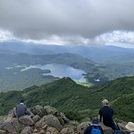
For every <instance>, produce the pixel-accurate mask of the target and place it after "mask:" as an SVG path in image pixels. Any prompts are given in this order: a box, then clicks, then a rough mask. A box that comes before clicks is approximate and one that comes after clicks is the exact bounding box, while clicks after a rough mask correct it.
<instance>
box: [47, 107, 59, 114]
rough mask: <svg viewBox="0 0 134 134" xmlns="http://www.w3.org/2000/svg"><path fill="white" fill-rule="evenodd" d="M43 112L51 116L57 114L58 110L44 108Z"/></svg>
mask: <svg viewBox="0 0 134 134" xmlns="http://www.w3.org/2000/svg"><path fill="white" fill-rule="evenodd" d="M44 110H45V113H46V114H52V115H55V113H57V112H58V110H57V109H56V108H54V107H51V106H45V107H44Z"/></svg>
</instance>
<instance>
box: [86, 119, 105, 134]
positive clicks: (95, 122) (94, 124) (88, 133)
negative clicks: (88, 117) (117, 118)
mask: <svg viewBox="0 0 134 134" xmlns="http://www.w3.org/2000/svg"><path fill="white" fill-rule="evenodd" d="M98 123H99V119H98V118H97V117H94V118H93V119H92V124H91V125H89V126H88V127H87V128H86V129H85V131H84V134H91V133H92V129H93V128H95V129H99V130H100V134H103V129H102V127H101V126H99V125H98Z"/></svg>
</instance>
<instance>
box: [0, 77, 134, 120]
mask: <svg viewBox="0 0 134 134" xmlns="http://www.w3.org/2000/svg"><path fill="white" fill-rule="evenodd" d="M20 98H24V99H25V103H26V105H27V106H28V107H32V106H35V105H43V106H45V105H51V106H54V107H56V108H57V109H59V110H62V111H64V112H66V113H70V112H71V113H76V112H77V115H83V116H84V117H82V118H85V117H86V116H90V117H92V116H97V115H98V110H99V108H100V107H101V100H102V99H104V98H107V99H108V100H109V101H110V105H111V106H112V107H113V108H114V110H115V116H114V118H118V119H122V120H125V121H134V116H133V113H134V107H133V106H132V105H133V102H134V77H124V78H119V79H116V80H113V81H111V82H109V83H106V84H104V85H102V86H98V87H92V88H87V87H83V86H81V85H78V84H76V83H75V82H74V81H73V80H71V79H70V78H62V79H60V80H57V81H54V82H52V83H49V84H45V85H42V86H32V87H30V88H27V89H24V90H23V91H9V92H7V93H0V109H1V110H0V114H1V115H2V114H7V112H8V111H9V110H10V109H12V108H13V107H14V106H16V104H17V103H18V102H19V100H20ZM9 100H10V101H9ZM79 117H81V116H79Z"/></svg>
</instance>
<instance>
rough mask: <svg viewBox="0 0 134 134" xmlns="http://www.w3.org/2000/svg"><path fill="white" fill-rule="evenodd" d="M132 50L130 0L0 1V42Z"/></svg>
mask: <svg viewBox="0 0 134 134" xmlns="http://www.w3.org/2000/svg"><path fill="white" fill-rule="evenodd" d="M9 39H10V40H11V39H17V40H23V41H32V42H36V43H44V44H59V45H60V44H76V45H77V44H86V45H95V44H98V45H101V44H116V45H118V44H120V45H121V44H122V45H125V47H130V46H134V0H0V41H6V40H9Z"/></svg>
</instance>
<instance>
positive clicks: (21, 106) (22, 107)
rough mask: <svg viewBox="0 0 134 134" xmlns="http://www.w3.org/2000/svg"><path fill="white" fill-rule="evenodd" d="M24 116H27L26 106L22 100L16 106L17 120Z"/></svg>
mask: <svg viewBox="0 0 134 134" xmlns="http://www.w3.org/2000/svg"><path fill="white" fill-rule="evenodd" d="M24 115H29V112H28V109H27V106H26V105H24V100H23V99H21V100H20V104H19V105H17V106H16V116H17V117H18V118H19V117H21V116H24Z"/></svg>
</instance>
